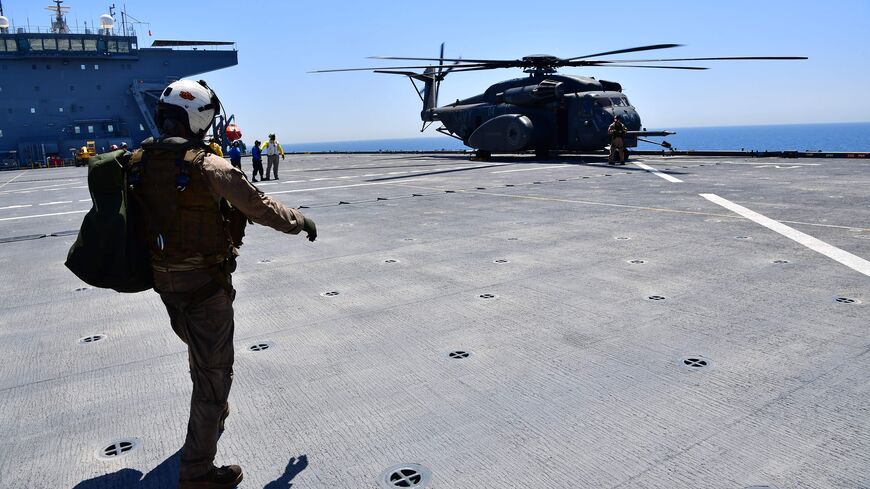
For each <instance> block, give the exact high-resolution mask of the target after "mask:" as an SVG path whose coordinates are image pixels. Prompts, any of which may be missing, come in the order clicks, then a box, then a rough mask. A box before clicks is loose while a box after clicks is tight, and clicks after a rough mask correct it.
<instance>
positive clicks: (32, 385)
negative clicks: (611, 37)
mask: <svg viewBox="0 0 870 489" xmlns="http://www.w3.org/2000/svg"><path fill="white" fill-rule="evenodd" d="M868 165H870V162H868V161H867V160H848V159H823V158H818V159H815V158H799V159H782V158H746V157H704V156H694V157H664V156H649V155H647V156H637V157H634V158H633V159H632V160H631V161H630V162H629V163H628V164H627V165H625V166H609V165H607V162H606V157H603V156H601V155H585V156H566V157H558V158H552V159H547V160H537V159H533V158H532V157H505V158H494V159H492V160H490V161H473V160H469V159H468V157H467V156H463V155H458V154H437V153H433V154H387V153H384V154H366V155H359V154H357V155H349V154H316V155H288V156H287V159H286V160H284V161H282V162H281V169H280V178H281V179H280V180H278V181H269V182H262V183H258V184H257V185H258V186H259V187H260V188H261V189H262V190H263V191H264V192H267V193H269V194H270V195H272V196H274V197H275V198H278V199H280V200H281V201H283V202H284V203H286V204H288V205H291V206H294V207H299V206H301V207H303V209H302V210H303V212H305V213H306V215H308V216H310V217H312V218H313V219H314V220H315V221H316V222H317V226H318V239H317V241H316V242H314V243H309V242H308V241H306V240H305V239H303V238H302V237H291V236H286V235H282V234H280V233H278V232H275V231H273V230H271V229H265V228H263V227H260V226H256V225H255V226H249V227H248V231H247V236H246V238H245V245H244V246H243V247H242V249H241V257H240V259H239V266H238V270H237V271H236V273H235V274H234V276H233V281H234V285H235V287H236V289H237V290H238V295H237V298H236V303H235V304H236V307H235V311H236V316H235V317H236V331H235V345H236V360H235V361H236V363H235V380H234V385H233V390H232V392H231V394H230V406H231V410H232V414H231V416H230V417H229V419H228V420H227V429H226V432H225V433H224V435H223V438H222V440H221V443H220V444H219V448H218V455H217V460H216V462H217V463H218V464H228V463H238V464H240V465H241V466H242V468H243V469H244V471H245V481H244V482H243V483H242V485H241V486H240V487H242V488H265V489H278V488H281V489H287V488H290V487H293V488H296V489H299V488H372V489H380V488H393V487H418V488H424V487H425V488H447V489H466V488H478V487H479V488H496V487H498V488H545V487H564V488H613V489H615V488H661V489H666V488H667V489H671V488H688V487H703V488H708V489H712V488H723V489H725V488H728V489H744V488H750V487H756V488H761V487H769V488H777V489H792V488H819V489H823V488H824V489H830V488H864V489H866V488H870V376H868V372H870V334H868V326H870V320H868V318H870V309H868V302H870V262H868V259H870V194H868V192H867V189H868V188H870V171H868V170H870V166H868ZM243 167H244V169H245V170H246V171H247V172H248V173H250V168H251V165H250V159H244V160H243ZM86 172H87V170H86V169H85V168H60V169H44V170H29V171H15V172H3V173H0V266H2V270H3V280H2V283H0V293H2V297H3V298H4V300H3V302H2V306H0V310H2V313H0V356H2V358H3V359H4V361H3V362H2V363H0V412H2V413H3V416H2V418H0V433H2V437H0V487H3V488H13V489H17V488H22V489H25V488H26V489H34V488H61V487H63V488H67V487H74V488H76V489H101V488H115V487H119V488H120V487H123V488H134V489H145V488H149V489H150V488H154V489H156V488H166V487H175V486H174V484H175V481H176V478H177V464H178V450H179V448H180V447H181V445H182V443H183V441H184V434H185V424H186V420H187V418H188V409H189V398H190V390H191V384H190V379H189V376H188V372H187V353H186V348H185V345H184V344H183V343H182V342H181V341H180V340H179V339H178V338H177V337H176V336H175V335H174V333H173V332H172V329H171V328H170V326H169V319H168V316H167V313H166V311H165V309H164V307H163V304H162V303H161V301H160V298H159V297H158V296H157V294H155V293H153V292H144V293H139V294H133V295H128V294H118V293H115V292H113V291H110V290H102V289H95V288H91V287H88V286H87V285H85V284H83V283H82V282H80V281H79V280H78V279H77V278H76V277H75V276H74V275H73V274H72V273H71V272H69V271H68V270H67V269H66V268H65V267H64V265H63V261H64V259H65V257H66V253H67V250H68V249H69V247H70V245H71V244H72V242H73V241H74V240H75V237H76V232H77V229H78V227H79V225H80V223H81V219H82V217H83V216H84V213H85V212H87V210H88V209H89V208H90V197H89V194H88V190H87V178H86Z"/></svg>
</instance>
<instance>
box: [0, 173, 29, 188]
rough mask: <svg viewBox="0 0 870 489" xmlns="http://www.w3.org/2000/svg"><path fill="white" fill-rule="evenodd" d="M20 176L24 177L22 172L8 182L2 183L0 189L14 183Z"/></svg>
mask: <svg viewBox="0 0 870 489" xmlns="http://www.w3.org/2000/svg"><path fill="white" fill-rule="evenodd" d="M21 175H24V172H21V173H19V174H18V175H15V176H14V177H12V178H10V179H9V180H6V181H5V182H3V185H0V188H3V187H5V186H7V185H9V184H10V183H12V182H13V181H15V179H16V178H18V177H20V176H21Z"/></svg>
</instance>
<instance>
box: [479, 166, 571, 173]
mask: <svg viewBox="0 0 870 489" xmlns="http://www.w3.org/2000/svg"><path fill="white" fill-rule="evenodd" d="M568 166H571V165H555V166H539V167H536V168H519V169H517V170H499V171H491V172H490V173H513V172H518V171H535V170H549V169H552V168H565V167H568Z"/></svg>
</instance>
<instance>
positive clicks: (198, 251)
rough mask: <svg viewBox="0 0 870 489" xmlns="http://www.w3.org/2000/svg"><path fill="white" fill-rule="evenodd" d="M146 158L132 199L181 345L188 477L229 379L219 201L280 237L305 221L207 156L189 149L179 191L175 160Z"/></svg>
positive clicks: (207, 443)
mask: <svg viewBox="0 0 870 489" xmlns="http://www.w3.org/2000/svg"><path fill="white" fill-rule="evenodd" d="M146 153H147V157H145V159H144V160H143V161H142V163H140V170H139V171H140V174H141V176H140V177H139V183H137V184H136V186H135V188H134V193H135V195H136V197H137V200H138V202H140V204H141V205H142V206H143V207H144V209H143V211H144V212H143V214H146V218H147V219H143V221H148V222H147V223H145V224H143V226H145V228H146V229H144V230H143V234H144V236H143V238H144V239H148V241H149V248H150V249H151V257H152V268H153V269H154V284H155V286H154V289H155V290H156V291H157V292H158V293H159V294H160V297H161V299H162V300H163V303H164V304H165V306H166V310H167V311H168V313H169V319H170V322H171V324H172V329H173V330H174V331H175V334H176V335H178V337H179V338H181V340H182V341H184V342H185V343H186V344H187V346H188V361H189V365H190V377H191V380H192V381H193V395H192V397H191V401H190V419H189V421H188V425H187V437H186V439H185V442H184V447H183V448H182V455H181V464H180V465H181V466H180V474H179V476H180V478H181V479H191V478H195V477H198V476H200V475H203V474H205V473H206V472H208V471H209V470H210V469H211V468H212V466H213V463H214V458H215V453H216V451H217V442H218V438H219V437H220V432H221V431H222V427H223V421H224V419H225V418H226V416H227V415H228V414H229V405H228V404H227V398H228V396H229V393H230V387H231V385H232V380H233V354H234V351H233V329H234V321H233V299H234V297H235V291H234V290H232V286H231V285H230V284H231V283H232V279H231V277H230V274H231V273H232V272H233V270H234V269H235V259H234V258H235V256H234V255H235V254H236V252H237V250H236V248H235V247H234V246H233V244H232V240H231V239H230V237H229V233H228V230H227V226H226V224H225V222H224V214H222V213H221V211H220V200H221V199H226V200H227V201H229V202H230V203H231V204H232V205H233V206H235V207H236V208H237V209H239V210H240V211H241V212H242V213H244V215H245V216H247V217H248V218H250V219H251V220H252V221H254V222H256V223H258V224H262V225H264V226H269V227H272V228H274V229H277V230H278V231H282V232H284V233H289V234H298V233H299V232H300V231H302V228H303V224H304V217H303V215H302V214H301V213H300V212H299V211H298V210H296V209H291V208H288V207H285V206H284V205H283V204H281V203H280V202H278V201H276V200H274V199H272V198H270V197H268V196H266V195H264V194H263V193H262V192H260V191H259V190H258V189H256V188H255V187H254V186H253V185H251V184H250V183H249V182H248V180H247V179H246V178H245V176H244V174H243V173H242V172H241V171H240V170H238V169H237V168H234V167H233V166H232V165H230V163H229V162H228V161H227V160H225V159H223V158H220V157H218V156H215V155H212V154H209V155H207V156H205V157H204V158H203V157H202V154H203V153H202V152H194V151H188V152H187V153H186V156H185V158H184V159H185V161H188V160H193V161H192V162H191V163H190V164H189V165H188V166H187V168H188V174H189V176H190V182H189V184H188V185H187V186H186V188H185V189H184V190H183V191H179V190H177V189H176V184H177V178H178V174H179V169H178V165H177V164H176V162H177V159H176V158H173V157H167V156H166V155H167V154H169V155H170V156H171V153H168V152H166V151H161V150H148V151H146ZM196 154H198V155H199V156H198V157H195V156H194V155H196ZM137 155H139V156H137ZM137 155H134V157H133V161H134V162H135V161H139V160H137V158H140V159H141V158H142V153H141V150H140V152H137ZM167 223H168V224H167ZM149 230H150V231H149ZM161 230H163V231H161ZM216 277H218V278H222V280H218V279H216Z"/></svg>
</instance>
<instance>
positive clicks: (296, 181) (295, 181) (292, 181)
mask: <svg viewBox="0 0 870 489" xmlns="http://www.w3.org/2000/svg"><path fill="white" fill-rule="evenodd" d="M307 181H308V180H288V181H286V182H283V181H282V182H281V183H303V182H307Z"/></svg>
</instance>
